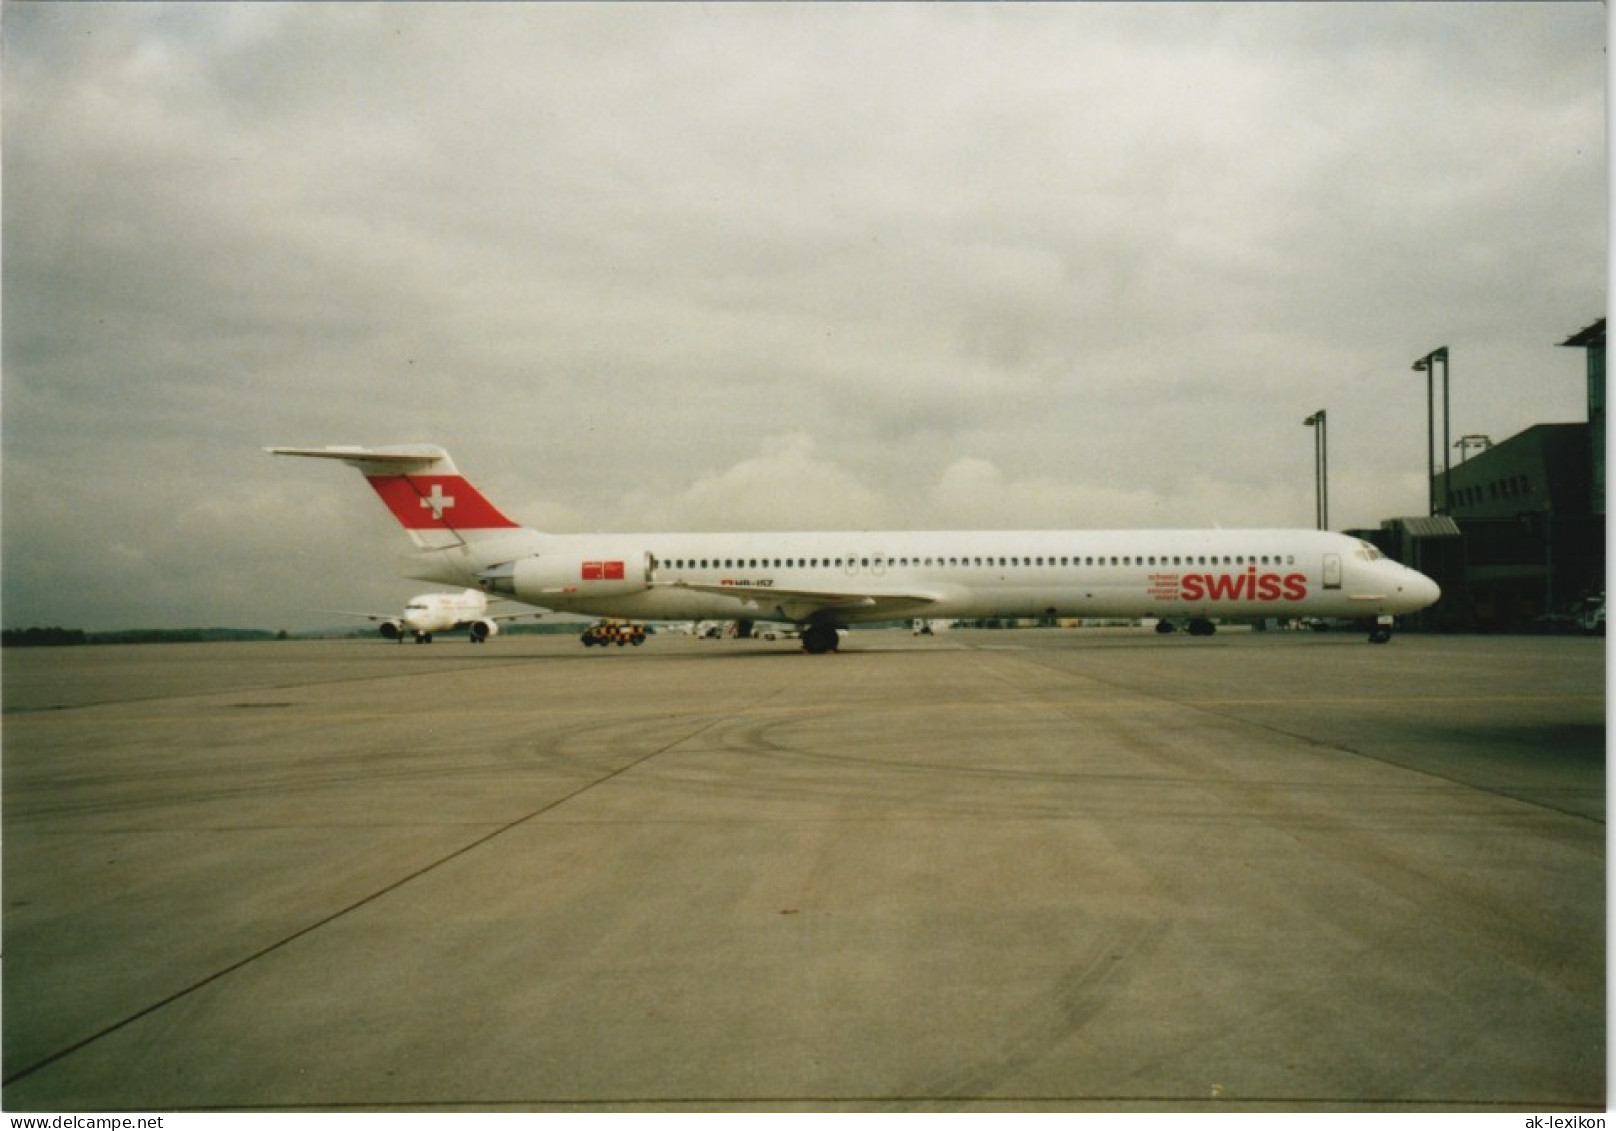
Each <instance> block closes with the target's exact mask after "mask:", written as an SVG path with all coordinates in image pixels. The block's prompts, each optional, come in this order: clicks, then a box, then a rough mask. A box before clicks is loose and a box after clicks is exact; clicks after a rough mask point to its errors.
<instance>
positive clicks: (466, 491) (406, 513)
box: [268, 444, 519, 549]
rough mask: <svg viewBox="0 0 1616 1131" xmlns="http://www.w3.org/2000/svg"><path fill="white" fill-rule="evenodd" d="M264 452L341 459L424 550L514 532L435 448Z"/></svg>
mask: <svg viewBox="0 0 1616 1131" xmlns="http://www.w3.org/2000/svg"><path fill="white" fill-rule="evenodd" d="M268 450H269V451H270V452H272V453H274V454H275V455H282V456H308V457H312V458H314V459H335V460H341V461H342V462H344V463H346V464H348V466H350V467H353V468H356V469H357V470H358V471H359V473H360V474H361V475H363V476H364V477H365V481H366V482H367V483H369V484H370V485H371V487H372V488H373V489H374V490H375V492H376V494H377V496H379V497H380V498H381V501H382V502H383V503H385V504H387V509H388V510H390V511H392V512H393V517H394V518H396V519H398V521H399V525H401V526H403V527H404V529H405V531H406V532H407V533H408V534H409V536H410V538H411V539H412V540H414V542H415V544H416V545H417V546H419V547H421V548H423V549H442V548H444V547H447V546H451V545H455V544H459V543H464V542H467V541H475V540H478V539H481V538H487V537H492V536H495V535H497V534H499V533H500V532H502V531H507V530H515V529H519V528H518V527H517V525H516V523H514V522H512V521H511V520H510V519H508V518H506V517H505V516H504V515H503V514H501V513H500V511H499V508H498V507H496V506H494V504H493V503H491V502H489V501H488V500H487V499H485V498H483V496H482V493H481V492H480V491H478V490H477V488H475V487H473V486H472V485H471V484H470V483H468V482H467V481H466V479H465V477H464V476H462V475H461V474H460V470H459V469H458V468H457V467H455V465H454V461H453V460H451V459H450V458H449V453H448V452H446V451H444V450H443V449H442V448H440V447H437V446H435V445H431V444H417V445H408V446H398V447H387V448H361V447H340V448H270V449H268Z"/></svg>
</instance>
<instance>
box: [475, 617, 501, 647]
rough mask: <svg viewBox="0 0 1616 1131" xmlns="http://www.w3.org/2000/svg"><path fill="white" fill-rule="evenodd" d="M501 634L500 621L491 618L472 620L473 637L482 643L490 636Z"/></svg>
mask: <svg viewBox="0 0 1616 1131" xmlns="http://www.w3.org/2000/svg"><path fill="white" fill-rule="evenodd" d="M498 635H499V623H498V622H497V621H491V620H474V621H472V622H471V638H472V639H473V640H475V641H477V642H478V643H479V644H481V643H482V642H483V641H484V640H487V639H488V638H489V637H490V636H498Z"/></svg>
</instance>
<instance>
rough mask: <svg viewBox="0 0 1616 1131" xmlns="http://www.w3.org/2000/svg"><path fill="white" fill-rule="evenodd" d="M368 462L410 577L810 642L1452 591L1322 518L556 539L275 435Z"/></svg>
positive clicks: (471, 501)
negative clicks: (897, 624) (794, 634)
mask: <svg viewBox="0 0 1616 1131" xmlns="http://www.w3.org/2000/svg"><path fill="white" fill-rule="evenodd" d="M270 450H271V451H273V452H275V453H276V454H281V455H293V456H307V457H314V458H319V459H336V460H342V461H344V462H346V463H348V464H350V465H351V466H353V467H355V468H356V469H358V470H359V472H360V473H361V474H362V475H364V477H365V479H366V480H367V481H368V482H369V483H370V485H371V487H372V488H373V489H374V490H375V492H376V494H377V496H378V497H379V498H380V499H381V500H382V502H383V504H384V505H385V506H386V507H387V508H388V510H389V511H391V512H392V514H393V516H394V518H396V519H397V520H398V522H399V524H400V525H401V526H402V527H403V528H404V530H405V531H406V533H407V534H408V535H409V537H410V539H411V540H412V541H413V542H414V544H415V547H416V549H415V552H414V553H413V554H412V555H410V556H408V557H407V558H406V559H405V561H404V568H403V571H402V572H403V573H404V575H405V576H407V577H414V578H419V579H421V580H425V581H437V582H442V583H444V584H449V585H460V586H466V587H469V588H474V589H478V590H481V591H483V592H484V593H488V594H493V595H498V596H501V597H508V598H512V599H514V600H517V601H521V602H523V603H525V604H529V605H534V606H537V607H540V608H545V609H553V610H556V611H558V612H570V613H585V614H589V615H593V616H601V617H616V618H624V619H633V620H734V621H759V620H771V621H787V622H791V623H793V624H798V625H802V626H804V631H803V642H804V647H805V648H806V649H807V650H808V651H827V650H831V649H833V648H834V647H835V641H836V631H835V630H836V628H837V626H839V625H846V624H855V623H861V622H871V621H887V620H901V619H907V618H910V617H919V618H938V617H941V618H952V619H959V618H978V617H1102V618H1111V617H1126V618H1143V617H1157V618H1162V619H1163V620H1164V621H1165V622H1167V623H1169V624H1170V623H1172V622H1176V621H1187V622H1188V624H1189V627H1190V628H1191V630H1192V631H1201V632H1206V631H1210V630H1211V626H1212V622H1213V621H1214V620H1216V619H1223V618H1238V617H1258V616H1261V617H1283V618H1291V617H1349V618H1353V619H1360V620H1374V621H1376V622H1378V627H1377V629H1376V631H1375V632H1374V633H1372V634H1371V637H1370V638H1371V639H1372V640H1377V641H1380V642H1384V641H1385V640H1386V639H1388V638H1389V636H1390V621H1391V618H1392V617H1394V616H1395V615H1396V614H1398V613H1409V612H1415V611H1417V610H1419V609H1423V608H1425V607H1426V606H1427V605H1430V604H1432V603H1433V602H1434V601H1436V600H1437V598H1438V597H1439V596H1440V595H1441V594H1440V591H1439V590H1438V588H1437V586H1436V584H1435V583H1434V582H1433V581H1431V580H1430V579H1429V578H1427V577H1425V576H1424V575H1422V574H1420V573H1418V572H1416V571H1414V570H1412V569H1409V568H1407V567H1406V566H1403V565H1400V564H1399V563H1397V562H1394V561H1392V560H1390V559H1388V558H1386V557H1385V556H1384V555H1383V554H1381V553H1380V551H1379V550H1377V549H1376V548H1375V547H1374V546H1372V545H1371V544H1370V543H1368V542H1365V541H1362V540H1360V539H1357V538H1352V537H1349V536H1347V535H1344V534H1333V533H1329V532H1327V531H1313V530H1109V531H1096V530H1070V531H1054V530H997V531H993V530H989V531H856V532H853V531H849V532H843V533H817V532H816V533H780V534H762V533H749V534H547V533H543V532H541V531H537V530H533V529H530V528H528V527H524V526H521V525H519V524H518V523H516V522H514V521H512V520H511V519H510V518H508V517H507V516H506V515H505V514H504V513H503V512H501V511H500V510H499V508H498V507H496V506H494V505H493V504H492V503H491V502H489V500H488V499H486V498H485V497H484V496H483V495H482V494H481V493H480V492H479V491H478V490H477V489H476V488H475V487H474V486H472V484H471V483H470V482H469V481H468V480H467V479H466V478H465V477H464V476H462V475H460V474H459V472H458V470H457V469H456V468H455V466H454V463H453V461H452V460H450V459H449V456H448V453H447V452H445V451H444V450H443V449H442V448H438V447H435V446H433V445H429V444H424V445H413V446H405V447H390V448H358V447H341V448H273V449H270Z"/></svg>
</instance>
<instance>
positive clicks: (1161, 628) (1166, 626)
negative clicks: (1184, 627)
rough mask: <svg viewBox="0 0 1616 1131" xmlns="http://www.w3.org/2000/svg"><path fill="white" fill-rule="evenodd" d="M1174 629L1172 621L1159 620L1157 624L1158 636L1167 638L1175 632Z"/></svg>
mask: <svg viewBox="0 0 1616 1131" xmlns="http://www.w3.org/2000/svg"><path fill="white" fill-rule="evenodd" d="M1173 628H1174V626H1173V622H1172V621H1170V620H1159V621H1157V622H1156V632H1157V634H1158V635H1161V636H1166V635H1167V634H1168V633H1170V632H1172V631H1173Z"/></svg>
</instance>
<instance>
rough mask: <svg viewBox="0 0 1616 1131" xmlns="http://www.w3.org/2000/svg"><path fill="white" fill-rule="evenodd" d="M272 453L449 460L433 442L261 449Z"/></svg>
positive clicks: (377, 460) (354, 459) (381, 460)
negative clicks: (377, 446)
mask: <svg viewBox="0 0 1616 1131" xmlns="http://www.w3.org/2000/svg"><path fill="white" fill-rule="evenodd" d="M264 451H266V452H268V453H269V454H270V455H272V456H307V457H309V458H311V459H340V460H344V461H346V462H348V463H351V464H354V465H355V466H358V465H359V464H366V463H369V464H433V463H444V464H447V463H449V453H448V452H446V451H444V450H443V449H442V448H440V447H438V446H436V445H435V444H419V445H412V446H408V447H405V446H398V447H387V448H364V447H359V446H358V445H342V446H338V447H327V448H265V449H264Z"/></svg>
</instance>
